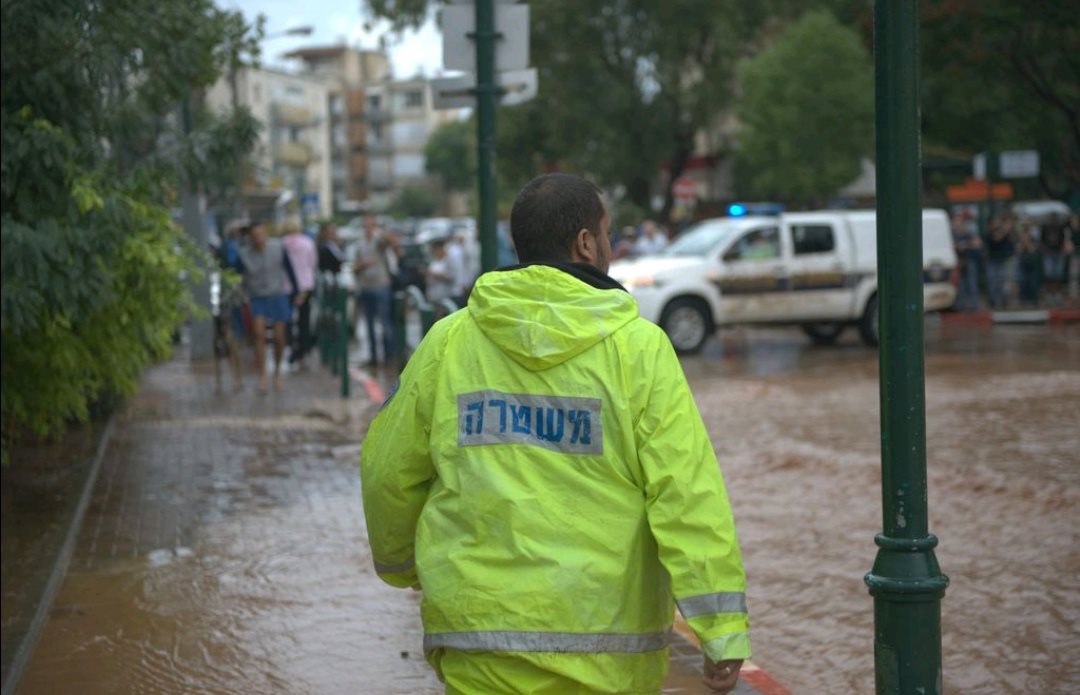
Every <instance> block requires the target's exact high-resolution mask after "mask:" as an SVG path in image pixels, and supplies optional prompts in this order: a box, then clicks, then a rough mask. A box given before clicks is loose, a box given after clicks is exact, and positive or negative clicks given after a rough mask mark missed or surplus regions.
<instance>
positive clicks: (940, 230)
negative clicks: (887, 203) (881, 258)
mask: <svg viewBox="0 0 1080 695" xmlns="http://www.w3.org/2000/svg"><path fill="white" fill-rule="evenodd" d="M922 228H923V229H922V231H923V281H924V285H923V288H924V289H923V302H924V309H925V310H926V311H936V310H940V309H946V308H948V307H950V306H952V304H953V301H954V300H955V298H956V289H955V286H954V284H953V281H954V277H953V274H954V272H953V271H954V270H955V268H956V252H955V251H954V249H953V242H952V234H951V232H950V229H949V220H948V217H947V216H946V214H945V212H944V211H943V210H924V211H923V216H922ZM610 274H611V276H612V277H613V278H614V279H616V280H618V281H619V282H621V283H622V284H623V286H625V287H626V289H628V290H629V291H630V292H631V293H632V294H633V295H634V298H635V299H636V300H637V303H638V309H639V311H640V312H641V315H642V316H643V317H645V318H647V319H649V320H650V321H653V322H655V323H657V324H659V325H660V327H661V328H663V329H664V331H665V332H666V333H667V334H668V336H669V337H670V338H671V342H672V344H673V345H674V347H675V350H676V351H677V352H679V353H680V354H691V353H695V352H697V351H699V350H700V349H701V347H702V346H703V345H704V344H705V341H706V340H707V339H708V337H709V335H710V334H712V333H713V332H714V331H715V330H716V329H717V328H718V327H720V326H727V325H734V324H791V325H799V326H802V328H803V330H804V331H805V332H806V333H807V335H809V336H810V338H811V339H813V340H814V342H817V343H823V344H825V343H831V342H833V341H834V340H836V338H837V336H839V335H840V333H841V332H842V331H843V330H844V329H845V328H846V327H848V326H857V327H858V329H859V332H860V334H861V336H862V339H863V341H864V342H865V343H866V344H868V345H876V344H877V341H878V321H877V306H878V301H877V292H878V281H877V228H876V224H875V212H874V211H873V210H824V211H817V212H793V213H785V214H780V215H776V216H768V217H765V216H747V217H724V218H716V219H710V220H704V221H702V222H699V223H698V224H696V225H694V226H692V227H690V228H689V229H687V230H686V231H685V232H683V233H682V234H681V235H680V236H679V237H678V238H677V239H675V240H674V241H673V242H672V243H671V244H670V245H669V246H668V247H667V248H666V249H665V250H664V251H663V252H661V253H660V254H657V255H653V256H645V257H641V258H637V259H634V260H630V261H617V262H615V263H613V264H612V265H611V270H610Z"/></svg>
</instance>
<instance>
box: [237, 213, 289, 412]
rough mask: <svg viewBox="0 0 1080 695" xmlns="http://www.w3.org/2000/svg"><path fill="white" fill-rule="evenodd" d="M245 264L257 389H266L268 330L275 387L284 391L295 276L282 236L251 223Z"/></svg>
mask: <svg viewBox="0 0 1080 695" xmlns="http://www.w3.org/2000/svg"><path fill="white" fill-rule="evenodd" d="M240 261H241V262H242V263H243V266H244V291H245V292H246V293H247V296H248V301H249V302H250V305H251V316H252V343H253V344H254V346H255V375H256V378H257V381H256V388H258V390H259V393H265V392H266V330H267V328H268V327H269V328H271V329H272V330H273V334H274V338H273V339H274V389H275V390H278V391H280V390H281V358H282V356H283V355H284V353H285V328H286V326H287V325H288V323H289V318H290V316H291V314H292V309H291V307H290V305H289V288H292V291H295V288H296V276H295V275H294V274H293V270H292V266H291V264H290V263H289V257H288V255H286V253H285V250H284V248H283V247H282V245H281V239H279V238H276V237H270V236H269V235H268V233H267V229H266V225H265V224H263V223H262V222H256V223H254V224H252V225H251V229H250V231H249V232H248V240H247V243H246V244H243V245H241V246H240Z"/></svg>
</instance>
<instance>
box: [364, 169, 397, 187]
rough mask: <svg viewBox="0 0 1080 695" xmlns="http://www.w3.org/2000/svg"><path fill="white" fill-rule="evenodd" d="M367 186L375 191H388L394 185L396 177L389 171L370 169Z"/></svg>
mask: <svg viewBox="0 0 1080 695" xmlns="http://www.w3.org/2000/svg"><path fill="white" fill-rule="evenodd" d="M366 179H367V185H368V187H369V188H373V189H375V190H386V189H387V188H390V187H392V186H393V185H394V177H393V176H392V175H391V174H390V172H389V171H381V170H379V169H372V168H368V172H367V177H366Z"/></svg>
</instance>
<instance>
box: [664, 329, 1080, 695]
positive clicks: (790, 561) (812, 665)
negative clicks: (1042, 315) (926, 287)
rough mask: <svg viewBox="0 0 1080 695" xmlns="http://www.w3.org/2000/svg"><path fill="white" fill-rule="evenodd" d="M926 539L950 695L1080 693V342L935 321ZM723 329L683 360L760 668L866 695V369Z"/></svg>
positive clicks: (869, 521)
mask: <svg viewBox="0 0 1080 695" xmlns="http://www.w3.org/2000/svg"><path fill="white" fill-rule="evenodd" d="M926 333H927V356H926V374H927V379H926V393H927V398H926V401H927V440H928V441H927V452H928V453H927V460H928V464H927V465H928V475H929V504H930V530H931V532H932V533H935V534H936V535H937V536H938V537H939V538H940V539H941V544H940V546H939V547H938V549H937V558H938V560H939V562H940V564H941V567H942V571H943V572H944V573H945V574H947V575H948V576H949V577H950V579H951V585H950V587H949V589H948V591H947V593H946V596H945V599H944V600H943V602H942V616H943V617H942V620H943V627H942V631H943V651H944V678H945V690H946V692H954V693H965V694H972V693H979V694H986V695H990V694H992V693H993V694H997V693H1063V694H1064V693H1075V692H1078V691H1080V663H1078V662H1077V661H1076V659H1075V656H1076V654H1078V653H1080V589H1078V588H1077V584H1076V578H1077V576H1080V532H1078V529H1077V522H1078V521H1080V518H1078V517H1080V513H1078V509H1080V504H1078V503H1080V430H1078V424H1080V418H1078V415H1077V413H1080V330H1077V329H1076V328H1075V327H1074V328H1068V329H1065V328H1049V327H1046V326H1011V327H1001V326H997V327H994V328H993V329H990V328H979V327H974V326H950V325H939V324H938V323H937V322H936V321H934V320H933V319H931V320H930V321H928V324H927V330H926ZM855 341H856V338H855V337H854V336H847V337H846V341H845V342H844V343H843V344H841V345H838V346H836V347H833V348H812V347H810V346H809V345H808V344H807V343H806V341H804V340H803V339H802V337H801V335H799V334H798V333H797V332H794V331H787V330H776V331H733V332H731V333H729V334H728V335H725V336H724V337H723V339H722V340H718V341H714V342H713V343H711V344H710V346H709V349H708V350H707V351H706V353H705V354H704V355H703V356H701V357H696V358H693V359H688V360H685V361H684V367H685V369H686V372H687V374H688V376H689V377H690V379H691V383H692V386H693V388H694V392H695V395H696V397H697V399H698V404H699V406H700V407H701V409H702V411H703V413H704V416H705V418H706V421H707V424H708V426H709V429H710V432H711V433H712V435H713V442H714V444H715V445H716V447H717V450H718V454H719V458H720V461H721V466H722V467H723V469H724V472H725V477H726V480H727V483H728V488H729V492H730V494H731V497H732V504H733V506H734V509H735V515H736V522H737V524H738V527H739V531H740V535H741V541H742V545H743V553H744V559H745V562H746V567H747V573H748V575H749V576H748V585H749V602H750V613H751V624H752V634H753V640H754V659H755V661H756V662H757V663H759V664H760V665H762V666H763V667H764V668H766V669H767V670H768V671H769V672H770V673H772V675H773V676H775V677H776V678H777V679H778V680H779V681H780V682H782V683H784V684H785V685H786V686H788V687H789V688H791V690H792V691H793V692H796V693H826V692H827V693H869V692H873V690H874V681H873V668H874V666H873V646H872V645H873V612H872V606H873V602H872V599H871V598H870V596H869V594H868V593H867V589H866V587H865V585H864V584H863V581H862V576H863V575H864V574H865V573H866V572H867V571H868V570H869V568H870V566H871V564H872V563H873V559H874V556H875V552H876V547H875V546H874V544H873V536H874V534H875V533H877V532H879V531H880V530H881V527H882V522H881V501H880V499H881V497H880V461H879V448H878V432H879V421H878V382H877V360H876V354H875V353H873V352H869V351H867V350H865V349H864V348H862V347H860V346H859V345H858V344H857V342H855Z"/></svg>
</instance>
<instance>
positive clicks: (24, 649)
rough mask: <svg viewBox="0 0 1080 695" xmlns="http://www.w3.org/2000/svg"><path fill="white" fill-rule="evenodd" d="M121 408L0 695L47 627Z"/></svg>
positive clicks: (11, 688)
mask: <svg viewBox="0 0 1080 695" xmlns="http://www.w3.org/2000/svg"><path fill="white" fill-rule="evenodd" d="M118 412H119V410H117V411H115V412H113V414H112V415H110V416H109V421H108V422H107V423H106V425H105V429H104V430H102V433H101V439H100V440H99V441H98V444H97V449H96V450H95V451H94V460H93V463H92V464H91V466H90V472H89V473H88V474H87V475H86V480H85V481H83V489H82V492H81V493H79V502H78V504H76V505H75V513H74V514H72V515H71V521H70V522H69V525H68V530H67V533H66V534H65V535H64V542H63V543H62V544H61V545H60V552H59V553H57V555H56V561H55V562H54V563H53V567H52V570H50V572H49V578H48V579H47V580H46V581H45V588H44V590H43V591H42V592H41V597H40V599H39V600H38V605H37V607H36V608H35V609H34V616H33V617H32V618H31V619H30V626H29V628H27V630H26V634H24V635H23V637H22V640H21V641H20V642H19V647H18V648H17V649H16V650H15V655H14V656H13V657H12V659H11V664H9V666H8V672H7V673H6V674H4V685H3V688H2V689H0V695H11V694H12V693H14V692H15V686H16V685H18V683H19V679H20V678H21V677H22V673H23V669H25V668H26V664H27V663H29V661H30V657H31V655H33V653H34V647H35V646H37V641H38V637H40V636H41V629H42V628H43V627H45V621H46V620H48V619H49V611H50V609H51V608H52V603H53V599H54V598H56V593H57V592H58V591H59V590H60V585H61V584H62V583H63V581H64V577H65V576H67V568H68V565H69V564H70V563H71V556H72V555H73V554H74V552H75V541H76V540H77V539H78V536H79V530H80V528H82V520H83V517H84V516H85V515H86V508H87V507H89V506H90V495H91V493H92V492H93V490H94V483H96V482H97V477H98V472H99V471H100V470H101V461H102V460H103V459H104V458H105V450H106V449H107V448H108V447H109V441H110V440H111V439H112V435H113V430H114V429H115V425H116V416H117V413H118Z"/></svg>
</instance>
